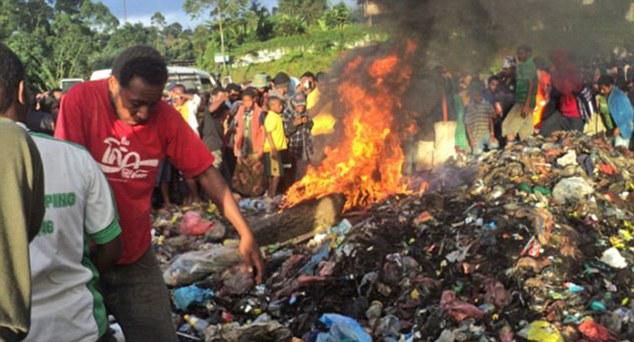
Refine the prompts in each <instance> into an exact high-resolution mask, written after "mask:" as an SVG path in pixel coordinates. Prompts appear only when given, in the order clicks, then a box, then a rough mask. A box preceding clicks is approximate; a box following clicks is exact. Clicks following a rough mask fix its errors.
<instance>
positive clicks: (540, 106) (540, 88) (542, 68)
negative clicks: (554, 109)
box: [533, 58, 552, 134]
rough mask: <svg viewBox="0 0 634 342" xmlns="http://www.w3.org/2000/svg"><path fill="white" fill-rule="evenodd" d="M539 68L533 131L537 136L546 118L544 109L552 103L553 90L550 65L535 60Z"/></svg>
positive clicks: (538, 59)
mask: <svg viewBox="0 0 634 342" xmlns="http://www.w3.org/2000/svg"><path fill="white" fill-rule="evenodd" d="M535 66H536V67H537V93H536V95H535V109H534V110H533V129H534V133H535V134H539V130H540V129H541V127H542V122H543V118H544V108H545V107H546V105H547V104H548V101H550V93H551V90H552V79H551V75H550V71H549V70H548V65H547V64H546V61H545V60H544V59H543V58H535Z"/></svg>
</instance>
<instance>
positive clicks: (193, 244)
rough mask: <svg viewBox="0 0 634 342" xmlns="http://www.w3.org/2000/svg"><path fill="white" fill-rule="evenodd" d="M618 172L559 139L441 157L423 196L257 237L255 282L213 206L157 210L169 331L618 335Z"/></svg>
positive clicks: (623, 238)
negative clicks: (260, 272) (170, 212)
mask: <svg viewBox="0 0 634 342" xmlns="http://www.w3.org/2000/svg"><path fill="white" fill-rule="evenodd" d="M633 172H634V160H632V159H629V158H626V157H625V156H623V155H622V154H620V153H619V152H618V151H616V150H615V149H614V148H613V147H611V145H610V144H609V143H608V142H606V141H605V140H604V139H602V138H595V137H588V136H575V135H570V134H564V135H559V136H556V137H552V138H550V139H547V140H545V139H542V138H535V139H530V140H528V141H527V142H525V143H522V144H515V145H513V146H511V147H509V148H507V149H505V150H501V151H492V152H489V153H486V154H484V155H482V156H480V157H479V158H477V159H469V160H462V161H459V162H452V163H450V164H447V165H445V166H444V167H442V168H439V169H437V170H435V171H433V172H432V173H431V174H428V175H425V177H426V178H425V180H426V181H427V182H429V191H427V192H426V193H425V194H423V195H401V196H395V197H393V198H391V199H390V200H388V201H386V202H384V203H381V204H379V205H376V206H375V207H373V208H370V209H365V210H359V211H353V212H348V213H346V215H345V216H346V218H345V219H344V220H343V221H341V222H340V223H339V224H338V225H337V226H335V227H331V228H330V229H327V230H324V231H322V232H317V233H315V234H314V235H312V236H310V237H308V238H306V237H302V238H301V239H298V240H296V241H291V242H282V241H281V242H280V243H279V244H276V245H272V246H263V250H265V254H266V257H267V277H266V281H265V283H264V284H261V285H257V286H255V284H253V281H252V278H251V273H250V271H249V270H245V269H244V268H243V267H241V265H240V258H239V255H238V253H237V249H236V246H237V244H236V240H235V235H232V234H234V233H232V231H231V230H229V229H227V228H226V227H227V225H226V224H225V223H223V222H222V220H221V219H220V218H219V215H218V214H217V212H215V210H213V208H210V210H206V211H199V212H198V213H196V212H185V213H184V215H183V214H181V213H176V214H175V215H174V216H172V217H171V218H166V217H157V218H156V222H155V223H156V228H155V239H154V241H155V248H156V249H157V253H158V255H159V258H160V261H161V263H162V265H163V267H164V270H165V273H164V278H165V281H166V283H167V284H168V285H169V286H170V287H171V288H172V296H173V298H172V299H173V306H174V320H175V324H176V325H177V327H178V331H179V336H180V338H181V340H183V341H305V342H313V341H318V342H324V341H439V342H452V341H498V340H499V341H504V342H510V341H523V340H528V341H623V340H626V339H628V338H632V337H633V336H634V311H633V310H634V301H633V300H634V293H632V292H633V291H634V283H633V277H632V272H633V271H634V216H633V210H632V209H633V204H634V201H633V199H634V182H633V179H632V174H633ZM244 207H247V206H246V205H245V206H244ZM248 207H249V208H251V209H249V211H248V214H249V215H265V212H266V211H267V210H266V208H265V206H261V205H255V204H252V203H251V204H250V205H249V206H248ZM280 229H284V227H280Z"/></svg>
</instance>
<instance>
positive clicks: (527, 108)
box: [522, 104, 531, 118]
mask: <svg viewBox="0 0 634 342" xmlns="http://www.w3.org/2000/svg"><path fill="white" fill-rule="evenodd" d="M530 113H531V107H530V106H529V105H528V104H526V105H524V108H522V118H526V117H527V116H528V114H530Z"/></svg>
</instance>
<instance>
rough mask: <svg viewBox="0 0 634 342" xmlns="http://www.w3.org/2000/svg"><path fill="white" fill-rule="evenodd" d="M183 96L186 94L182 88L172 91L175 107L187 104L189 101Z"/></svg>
mask: <svg viewBox="0 0 634 342" xmlns="http://www.w3.org/2000/svg"><path fill="white" fill-rule="evenodd" d="M183 95H185V92H184V91H183V89H181V88H180V87H177V88H175V89H174V90H172V101H174V102H173V103H174V105H175V106H182V105H184V104H185V102H187V99H185V97H184V96H183Z"/></svg>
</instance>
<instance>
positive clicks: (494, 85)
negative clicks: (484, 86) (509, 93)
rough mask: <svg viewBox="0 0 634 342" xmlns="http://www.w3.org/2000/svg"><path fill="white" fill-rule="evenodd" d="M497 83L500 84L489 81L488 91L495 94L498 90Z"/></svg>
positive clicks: (496, 81) (495, 81)
mask: <svg viewBox="0 0 634 342" xmlns="http://www.w3.org/2000/svg"><path fill="white" fill-rule="evenodd" d="M499 83H500V82H499V81H498V80H491V81H490V82H489V90H490V91H491V92H492V93H495V92H496V91H497V90H498V84H499Z"/></svg>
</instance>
